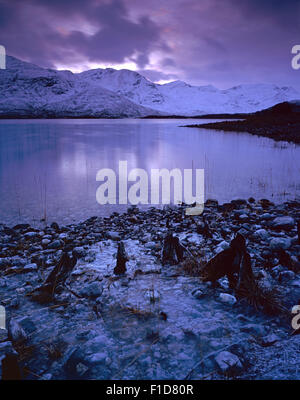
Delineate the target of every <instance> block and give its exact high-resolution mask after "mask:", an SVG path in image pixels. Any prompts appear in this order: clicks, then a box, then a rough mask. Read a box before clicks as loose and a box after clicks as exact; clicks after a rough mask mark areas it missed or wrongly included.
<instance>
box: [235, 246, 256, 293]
mask: <svg viewBox="0 0 300 400" xmlns="http://www.w3.org/2000/svg"><path fill="white" fill-rule="evenodd" d="M253 282H254V275H253V271H252V266H251V257H250V254H249V253H247V252H245V253H244V254H243V255H242V260H241V263H240V271H239V278H238V283H237V287H236V290H237V291H241V290H247V288H249V285H252V283H253Z"/></svg>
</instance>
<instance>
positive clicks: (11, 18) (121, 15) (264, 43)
mask: <svg viewBox="0 0 300 400" xmlns="http://www.w3.org/2000/svg"><path fill="white" fill-rule="evenodd" d="M299 32H300V1H299V0H226V1H223V0H165V1H164V2H162V1H161V0H148V1H147V2H146V1H141V0H64V1H62V0H26V1H23V0H0V41H1V44H4V45H5V46H6V48H7V52H8V53H9V54H12V55H14V56H16V57H19V58H21V59H24V60H27V61H31V62H34V63H36V64H38V65H42V66H47V67H53V66H55V65H57V64H59V65H65V66H70V67H72V65H74V64H78V63H79V64H80V63H81V65H88V63H89V62H93V63H109V64H112V66H113V65H114V64H122V63H123V62H124V61H125V60H134V61H135V62H136V63H137V65H138V68H139V70H140V71H141V72H143V73H144V74H145V75H146V76H147V77H148V78H149V79H153V80H161V79H173V78H172V77H174V79H182V80H186V81H188V82H190V83H193V84H208V83H211V84H214V85H215V86H219V87H229V86H233V85H236V84H239V83H246V82H273V83H276V84H282V85H286V84H290V85H294V86H298V87H299V85H300V80H299V77H300V72H299V71H297V72H295V71H294V70H292V68H291V48H292V46H293V45H294V44H300V36H299Z"/></svg>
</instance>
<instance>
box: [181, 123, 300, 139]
mask: <svg viewBox="0 0 300 400" xmlns="http://www.w3.org/2000/svg"><path fill="white" fill-rule="evenodd" d="M184 127H185V128H203V129H214V130H220V131H224V132H246V133H250V134H251V135H256V136H261V137H268V138H270V139H273V140H275V141H284V142H290V143H295V144H300V134H299V132H300V123H297V124H290V125H287V126H281V125H272V124H271V123H270V124H269V123H265V122H262V123H261V122H259V123H256V122H252V121H251V122H250V121H248V120H244V121H223V122H212V123H208V124H195V125H184Z"/></svg>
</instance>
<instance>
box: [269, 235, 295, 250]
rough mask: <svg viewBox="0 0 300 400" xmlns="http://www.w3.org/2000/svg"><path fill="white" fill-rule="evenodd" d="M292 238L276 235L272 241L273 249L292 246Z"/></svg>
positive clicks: (285, 248) (283, 248) (271, 246)
mask: <svg viewBox="0 0 300 400" xmlns="http://www.w3.org/2000/svg"><path fill="white" fill-rule="evenodd" d="M291 244H292V243H291V239H290V238H283V237H274V238H273V239H272V240H271V242H270V248H271V249H272V250H287V249H288V248H290V247H291Z"/></svg>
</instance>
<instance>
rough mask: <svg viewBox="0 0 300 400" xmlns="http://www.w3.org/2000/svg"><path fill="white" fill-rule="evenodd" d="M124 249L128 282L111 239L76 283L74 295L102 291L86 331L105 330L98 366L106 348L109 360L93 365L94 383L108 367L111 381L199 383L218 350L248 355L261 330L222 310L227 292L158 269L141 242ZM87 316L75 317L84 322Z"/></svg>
mask: <svg viewBox="0 0 300 400" xmlns="http://www.w3.org/2000/svg"><path fill="white" fill-rule="evenodd" d="M124 245H125V249H126V251H127V254H128V256H129V261H128V262H127V274H126V276H124V277H121V278H117V277H114V276H113V268H114V267H115V265H116V254H117V243H116V242H113V241H111V240H109V241H105V242H100V243H98V244H96V245H94V246H92V247H91V248H90V252H89V255H88V258H90V259H91V261H90V262H84V261H81V262H79V263H78V265H77V267H76V268H75V269H74V271H73V272H72V276H71V278H70V281H71V282H72V283H71V287H72V289H73V290H76V291H77V292H79V293H80V290H82V288H84V289H83V290H84V292H85V293H88V291H89V288H90V290H91V293H92V294H93V291H94V290H95V287H96V288H97V287H98V288H99V287H101V294H100V292H99V297H98V298H96V299H95V304H97V306H96V308H97V311H98V319H97V318H96V322H88V323H85V326H82V328H84V329H86V330H88V331H89V332H86V338H88V337H89V336H90V335H91V332H97V331H98V329H99V327H100V326H101V330H102V331H103V334H104V335H105V337H106V338H107V340H104V341H102V342H101V343H102V345H101V348H97V345H96V347H95V345H93V349H94V352H95V353H96V355H95V354H93V357H94V358H92V359H93V360H94V361H95V360H97V357H98V358H99V357H100V356H97V352H99V351H100V350H101V351H100V353H101V354H102V353H103V351H104V353H105V355H106V356H105V357H104V356H103V354H102V356H101V357H102V358H101V357H100V358H101V360H100V359H99V360H98V362H94V364H95V365H94V367H93V369H92V371H91V372H90V373H91V374H92V377H95V378H96V377H99V373H100V370H101V368H103V366H104V365H103V362H104V364H105V363H106V364H105V365H106V366H105V368H108V369H109V370H110V374H109V376H107V374H105V377H106V378H109V377H111V378H112V377H114V378H122V379H183V378H185V377H186V376H188V375H189V374H190V375H191V377H192V378H197V379H199V378H200V377H204V376H206V374H207V373H209V375H210V376H211V374H213V373H214V368H215V366H214V363H213V359H214V357H215V355H216V354H217V353H218V352H219V351H220V350H223V349H227V350H228V349H231V348H234V349H235V354H237V353H239V354H240V355H241V357H242V355H243V353H244V351H245V349H246V348H247V346H249V345H250V343H251V340H252V339H253V334H256V333H257V332H255V329H256V326H255V325H253V326H252V327H251V326H250V325H249V324H252V323H255V321H254V320H253V319H251V318H248V317H246V316H243V315H240V310H239V307H238V306H235V305H234V306H232V305H228V304H223V303H222V302H221V301H220V300H219V294H220V292H221V291H222V290H221V289H218V290H213V289H210V288H209V287H208V286H207V285H206V284H202V283H200V282H199V280H198V279H197V278H193V277H189V276H184V275H183V273H182V271H181V267H180V266H179V267H176V268H174V267H168V266H163V267H162V266H161V265H159V264H157V262H156V259H155V257H153V256H152V255H151V250H150V249H149V250H145V245H143V244H141V243H140V242H139V241H138V240H125V241H124ZM137 271H138V272H137ZM141 271H142V273H141ZM197 289H200V290H201V291H202V294H203V295H199V293H201V292H200V291H199V290H197ZM96 296H97V290H96V293H95V295H94V297H96ZM195 296H196V297H195ZM197 297H198V298H197ZM82 311H83V310H82ZM96 313H97V312H96ZM252 316H253V314H252ZM82 317H83V314H82V316H80V314H79V315H78V316H77V317H76V319H78V323H79V321H80V320H82ZM93 318H95V316H94V317H93ZM258 320H259V318H258V317H256V323H257V322H258ZM260 323H261V321H260ZM99 325H100V326H99ZM244 325H249V326H248V328H247V329H246V331H247V332H242V331H241V328H242V326H244ZM260 328H261V331H262V332H260V333H267V328H264V327H262V326H261V325H260ZM76 329H78V327H77V328H76ZM96 337H97V336H96ZM94 340H95V338H92V339H90V340H89V341H87V343H86V344H85V347H87V348H89V346H90V344H91V343H93V341H94ZM249 340H250V342H249ZM89 343H90V344H89ZM102 346H103V349H102ZM98 347H99V346H98ZM96 348H97V350H96ZM201 360H202V363H201ZM198 363H200V365H199V366H198ZM195 366H197V368H196V372H195V371H194V368H195ZM100 375H101V374H100ZM89 377H90V375H89Z"/></svg>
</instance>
